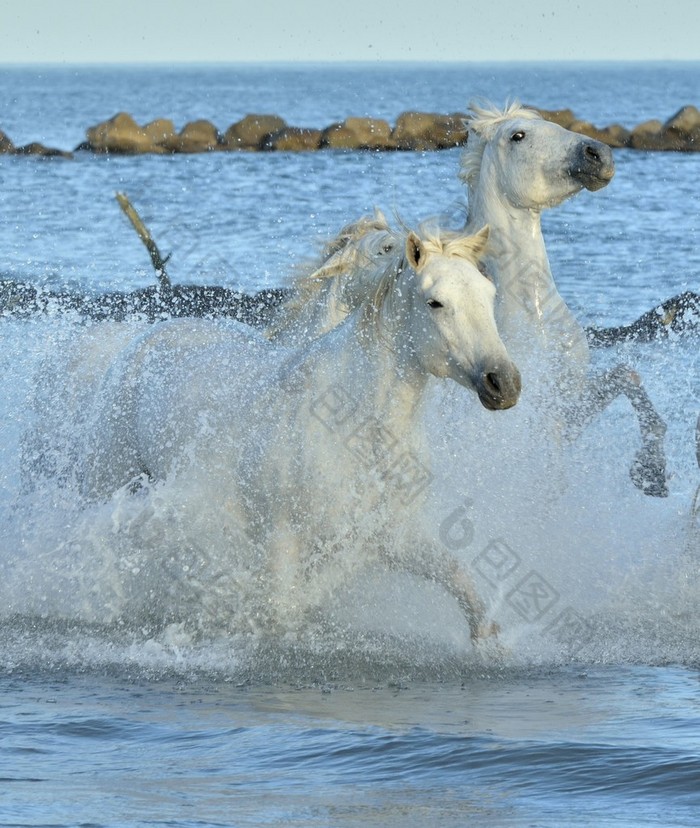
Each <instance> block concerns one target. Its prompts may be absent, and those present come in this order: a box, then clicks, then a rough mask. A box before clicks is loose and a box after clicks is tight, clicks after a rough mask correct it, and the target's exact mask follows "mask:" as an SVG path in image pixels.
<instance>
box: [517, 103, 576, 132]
mask: <svg viewBox="0 0 700 828" xmlns="http://www.w3.org/2000/svg"><path fill="white" fill-rule="evenodd" d="M529 108H532V109H535V111H536V112H539V114H540V115H541V116H542V117H543V118H544V119H545V121H551V122H552V123H553V124H559V126H560V127H564V129H571V124H573V123H574V122H575V121H577V120H578V119H577V118H576V116H575V115H574V113H573V112H572V111H571V110H570V109H536V107H529Z"/></svg>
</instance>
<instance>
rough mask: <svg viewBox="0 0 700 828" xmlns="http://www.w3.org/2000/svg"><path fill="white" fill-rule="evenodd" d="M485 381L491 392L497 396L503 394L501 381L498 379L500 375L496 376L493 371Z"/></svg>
mask: <svg viewBox="0 0 700 828" xmlns="http://www.w3.org/2000/svg"><path fill="white" fill-rule="evenodd" d="M485 379H486V384H487V385H488V386H489V388H490V390H492V391H495V392H496V394H500V393H501V381H500V379H499V378H498V374H495V373H493V371H491V372H490V373H488V374H486V377H485Z"/></svg>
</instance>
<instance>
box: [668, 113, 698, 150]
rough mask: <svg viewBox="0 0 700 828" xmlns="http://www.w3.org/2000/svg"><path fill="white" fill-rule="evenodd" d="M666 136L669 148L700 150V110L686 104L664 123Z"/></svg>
mask: <svg viewBox="0 0 700 828" xmlns="http://www.w3.org/2000/svg"><path fill="white" fill-rule="evenodd" d="M664 137H665V139H666V142H667V145H668V149H675V150H683V151H689V150H695V151H698V150H700V111H698V109H697V108H696V107H694V106H684V107H683V108H682V109H679V110H678V112H676V114H675V115H673V116H672V117H671V118H669V119H668V121H666V123H665V124H664Z"/></svg>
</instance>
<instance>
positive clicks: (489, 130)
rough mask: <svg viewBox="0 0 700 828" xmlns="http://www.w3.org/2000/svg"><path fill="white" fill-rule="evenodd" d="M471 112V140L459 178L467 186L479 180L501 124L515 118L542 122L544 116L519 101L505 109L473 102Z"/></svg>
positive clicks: (510, 102)
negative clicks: (483, 159)
mask: <svg viewBox="0 0 700 828" xmlns="http://www.w3.org/2000/svg"><path fill="white" fill-rule="evenodd" d="M469 110H470V112H471V113H472V114H471V115H470V117H469V119H468V120H467V125H468V128H469V140H468V141H467V148H466V149H465V151H464V153H463V154H462V160H461V162H460V170H459V177H460V178H461V179H462V181H464V182H465V184H468V185H471V184H474V183H475V182H476V181H477V180H478V177H479V171H480V170H481V160H482V158H483V156H484V149H485V148H486V144H487V143H488V142H489V141H490V140H491V139H492V138H493V137H494V135H495V133H496V130H497V129H498V127H499V126H501V124H503V123H505V122H506V121H511V120H513V119H514V118H526V119H527V120H530V121H535V120H542V116H541V115H540V114H539V112H537V111H536V110H534V109H528V108H527V107H524V106H523V105H522V104H521V103H520V101H517V100H513V101H509V102H508V103H506V105H505V107H504V108H503V109H498V107H496V106H494V105H493V104H491V103H488V102H486V103H484V104H483V105H479V104H477V103H475V102H474V101H472V102H471V103H470V104H469Z"/></svg>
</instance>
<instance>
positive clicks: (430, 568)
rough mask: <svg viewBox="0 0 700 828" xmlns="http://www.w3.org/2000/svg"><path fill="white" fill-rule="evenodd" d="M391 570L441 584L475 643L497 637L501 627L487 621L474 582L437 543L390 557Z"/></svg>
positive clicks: (423, 545) (426, 544)
mask: <svg viewBox="0 0 700 828" xmlns="http://www.w3.org/2000/svg"><path fill="white" fill-rule="evenodd" d="M389 566H390V568H391V569H392V570H394V571H396V572H406V573H408V574H409V575H415V576H416V577H417V578H422V579H424V580H426V581H432V582H433V583H436V584H438V585H439V586H441V587H442V588H443V589H445V590H446V592H448V593H449V595H451V596H452V597H453V598H454V599H455V600H456V601H457V603H458V604H459V608H460V610H461V611H462V613H463V614H464V616H465V618H466V619H467V623H468V624H469V634H470V638H471V640H472V642H474V643H476V642H477V641H479V640H481V639H484V638H489V637H491V636H495V635H497V634H498V625H497V624H496V623H494V622H489V621H487V620H486V608H485V606H484V602H483V601H482V600H481V598H480V597H479V594H478V592H477V591H476V587H475V586H474V582H473V581H472V579H471V578H470V577H469V576H468V575H467V574H466V572H464V570H463V569H462V568H461V567H460V565H459V563H458V562H457V560H456V559H455V558H454V557H453V556H452V555H450V554H449V553H448V552H447V551H446V550H444V549H443V548H441V547H440V546H438V545H437V544H436V543H433V542H430V541H427V540H424V541H423V542H422V543H420V544H419V548H418V549H417V550H416V551H415V552H413V551H412V552H411V553H410V554H407V555H403V556H394V555H392V556H390V558H389Z"/></svg>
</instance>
